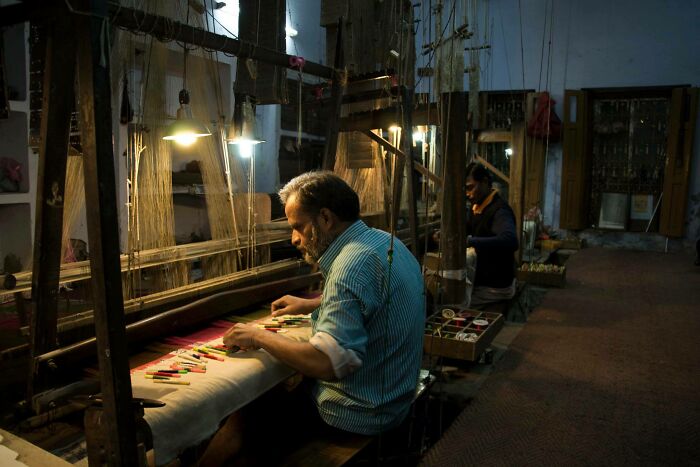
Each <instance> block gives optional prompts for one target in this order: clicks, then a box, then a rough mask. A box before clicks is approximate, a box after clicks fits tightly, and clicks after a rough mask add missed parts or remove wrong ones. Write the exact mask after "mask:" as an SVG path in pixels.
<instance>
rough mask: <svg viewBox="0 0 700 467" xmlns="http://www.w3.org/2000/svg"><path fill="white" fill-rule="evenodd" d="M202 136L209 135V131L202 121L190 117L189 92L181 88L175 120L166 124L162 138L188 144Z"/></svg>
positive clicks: (183, 144) (184, 144)
mask: <svg viewBox="0 0 700 467" xmlns="http://www.w3.org/2000/svg"><path fill="white" fill-rule="evenodd" d="M203 136H211V131H209V128H207V126H206V125H205V124H204V123H202V122H201V121H199V120H197V119H196V118H193V117H192V109H191V108H190V105H189V94H188V93H187V91H185V90H184V89H183V90H182V91H180V108H179V109H177V120H175V121H174V122H173V123H171V124H170V125H168V128H167V130H166V131H165V136H163V139H164V140H166V141H175V142H176V143H178V144H180V145H182V146H189V145H191V144H192V143H194V142H195V141H197V138H201V137H203Z"/></svg>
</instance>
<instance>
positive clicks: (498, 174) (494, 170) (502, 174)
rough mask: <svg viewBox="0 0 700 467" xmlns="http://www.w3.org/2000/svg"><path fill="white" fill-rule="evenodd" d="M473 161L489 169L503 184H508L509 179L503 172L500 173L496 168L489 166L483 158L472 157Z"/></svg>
mask: <svg viewBox="0 0 700 467" xmlns="http://www.w3.org/2000/svg"><path fill="white" fill-rule="evenodd" d="M474 159H475V160H476V161H477V162H479V163H480V164H481V165H483V166H484V167H486V168H487V169H489V170H490V171H491V172H493V173H494V174H495V175H496V176H497V177H498V178H500V179H501V180H503V181H504V182H506V183H508V184H510V177H509V176H508V175H506V174H504V173H503V172H501V171H500V170H498V169H497V168H496V166H494V165H493V164H491V163H490V162H489V161H487V160H486V159H484V158H483V157H481V156H478V155H477V156H474Z"/></svg>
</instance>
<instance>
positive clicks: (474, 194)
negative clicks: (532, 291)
mask: <svg viewBox="0 0 700 467" xmlns="http://www.w3.org/2000/svg"><path fill="white" fill-rule="evenodd" d="M466 173H467V178H466V191H467V198H468V200H469V201H470V202H471V209H470V210H469V211H468V212H467V277H468V279H469V281H470V283H471V284H472V285H471V286H470V284H467V295H468V297H467V300H466V302H467V303H468V304H471V305H472V306H475V305H482V304H485V303H489V302H495V301H499V300H508V299H510V298H513V295H515V284H516V282H515V257H514V253H515V252H516V251H517V250H518V235H517V233H516V230H515V216H514V214H513V210H512V209H511V208H510V206H508V203H507V202H506V201H505V200H504V199H503V198H501V196H500V195H499V194H498V191H497V190H495V189H494V188H493V186H492V180H491V174H490V173H489V172H488V170H486V168H485V167H484V166H483V165H481V164H478V163H476V162H472V163H470V164H469V165H468V166H467V170H466ZM470 292H471V301H470V300H469V293H470Z"/></svg>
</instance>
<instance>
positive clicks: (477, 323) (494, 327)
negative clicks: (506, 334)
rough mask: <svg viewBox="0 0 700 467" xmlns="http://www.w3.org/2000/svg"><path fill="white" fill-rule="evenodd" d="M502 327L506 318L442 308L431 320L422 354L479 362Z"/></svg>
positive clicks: (475, 311)
mask: <svg viewBox="0 0 700 467" xmlns="http://www.w3.org/2000/svg"><path fill="white" fill-rule="evenodd" d="M502 327H503V315H501V314H500V313H491V312H485V311H478V310H469V309H459V308H457V309H455V308H442V309H440V310H439V311H437V312H436V313H433V314H432V315H430V316H429V317H428V319H427V320H426V323H425V333H424V336H423V351H424V352H425V353H426V354H428V355H435V356H441V357H448V358H454V359H457V360H468V361H472V362H474V361H477V360H478V359H479V357H480V356H481V354H482V353H483V352H484V351H485V350H486V349H487V348H488V347H489V345H490V344H491V342H492V341H493V339H494V337H496V334H498V331H500V330H501V328H502Z"/></svg>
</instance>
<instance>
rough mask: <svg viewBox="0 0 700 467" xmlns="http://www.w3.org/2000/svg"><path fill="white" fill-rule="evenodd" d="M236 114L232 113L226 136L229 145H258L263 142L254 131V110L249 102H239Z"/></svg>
mask: <svg viewBox="0 0 700 467" xmlns="http://www.w3.org/2000/svg"><path fill="white" fill-rule="evenodd" d="M236 110H238V111H237V112H236V111H234V115H233V125H232V126H231V128H230V130H229V134H228V138H227V141H228V142H229V143H231V144H247V145H251V144H258V143H264V142H265V141H264V140H263V139H261V138H260V137H258V136H257V132H256V131H255V110H254V109H253V105H252V103H251V102H250V101H248V100H247V99H246V100H243V101H242V102H240V104H239V106H238V108H237V109H236Z"/></svg>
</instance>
